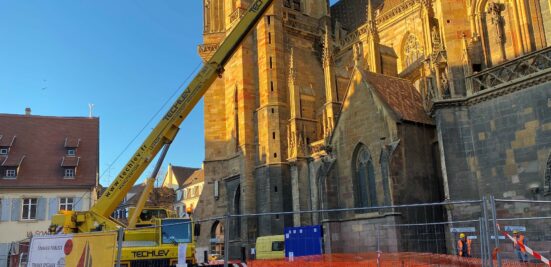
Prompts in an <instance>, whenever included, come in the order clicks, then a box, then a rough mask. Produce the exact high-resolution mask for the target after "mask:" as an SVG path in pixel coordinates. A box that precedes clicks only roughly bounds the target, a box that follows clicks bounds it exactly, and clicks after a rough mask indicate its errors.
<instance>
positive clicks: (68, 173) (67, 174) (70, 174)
mask: <svg viewBox="0 0 551 267" xmlns="http://www.w3.org/2000/svg"><path fill="white" fill-rule="evenodd" d="M75 176H76V171H75V168H65V170H64V173H63V178H65V179H74V178H75Z"/></svg>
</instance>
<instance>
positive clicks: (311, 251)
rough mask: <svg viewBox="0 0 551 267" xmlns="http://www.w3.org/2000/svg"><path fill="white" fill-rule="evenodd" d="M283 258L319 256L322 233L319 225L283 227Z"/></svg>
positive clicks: (321, 247) (321, 245) (321, 248)
mask: <svg viewBox="0 0 551 267" xmlns="http://www.w3.org/2000/svg"><path fill="white" fill-rule="evenodd" d="M284 233H285V257H289V256H290V255H292V256H293V257H300V256H312V255H321V254H322V253H323V232H322V228H321V225H313V226H301V227H285V232H284Z"/></svg>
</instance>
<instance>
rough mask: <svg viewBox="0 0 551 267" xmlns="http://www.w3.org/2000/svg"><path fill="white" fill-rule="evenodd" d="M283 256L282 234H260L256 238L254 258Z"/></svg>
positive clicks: (283, 240)
mask: <svg viewBox="0 0 551 267" xmlns="http://www.w3.org/2000/svg"><path fill="white" fill-rule="evenodd" d="M283 258H285V238H284V236H283V235H270V236H261V237H259V238H257V239H256V259H258V260H272V259H283Z"/></svg>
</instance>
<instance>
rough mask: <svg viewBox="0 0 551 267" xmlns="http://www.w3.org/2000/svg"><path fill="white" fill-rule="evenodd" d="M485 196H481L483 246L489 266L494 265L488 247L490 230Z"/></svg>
mask: <svg viewBox="0 0 551 267" xmlns="http://www.w3.org/2000/svg"><path fill="white" fill-rule="evenodd" d="M486 205H487V203H486V196H483V197H482V216H483V217H484V243H485V244H484V247H485V249H486V255H487V256H488V262H489V266H490V267H493V266H494V260H493V259H492V250H491V249H490V230H489V228H488V207H487V206H486Z"/></svg>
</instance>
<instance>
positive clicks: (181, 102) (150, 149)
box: [52, 0, 273, 233]
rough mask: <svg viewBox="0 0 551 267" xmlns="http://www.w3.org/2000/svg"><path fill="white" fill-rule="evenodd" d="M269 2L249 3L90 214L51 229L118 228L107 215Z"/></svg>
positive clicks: (59, 218)
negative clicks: (248, 6)
mask: <svg viewBox="0 0 551 267" xmlns="http://www.w3.org/2000/svg"><path fill="white" fill-rule="evenodd" d="M272 2H273V0H254V1H253V2H252V4H251V6H250V8H249V10H248V11H247V12H246V13H245V14H244V16H243V17H242V18H241V20H240V21H239V23H238V24H237V25H236V26H235V27H234V29H233V30H232V31H231V33H230V34H229V35H228V36H226V38H225V39H224V41H223V42H222V43H221V44H220V46H219V48H218V49H217V51H216V52H215V53H214V54H213V56H212V57H211V58H210V59H209V60H208V61H207V62H206V63H205V64H204V65H203V67H202V68H201V70H200V71H199V72H198V74H197V75H196V76H195V77H194V78H193V80H192V81H191V82H190V83H189V85H188V86H187V88H186V89H185V90H184V92H183V93H182V94H181V95H180V96H179V97H178V99H176V101H175V102H174V104H173V105H172V106H171V107H170V109H169V110H168V112H167V113H166V114H165V115H164V116H163V118H162V119H161V120H160V121H159V122H158V123H157V125H156V126H155V128H153V130H152V131H151V133H150V134H149V135H148V136H147V138H146V139H145V141H144V142H143V143H142V144H141V145H140V147H139V148H138V149H137V151H136V152H135V153H134V155H133V156H132V158H130V160H129V161H128V163H126V165H125V166H124V168H123V169H122V170H121V172H120V173H119V174H118V175H117V177H116V178H115V180H114V181H113V182H112V183H111V185H110V186H109V187H108V188H107V190H106V191H105V192H104V193H103V195H102V196H101V197H100V198H99V199H98V201H97V202H96V204H95V205H93V206H92V208H91V209H90V211H87V212H72V213H67V214H62V213H60V214H58V215H55V216H54V217H53V218H52V226H57V227H59V226H62V228H63V229H64V230H63V231H64V232H73V233H74V232H91V231H98V230H115V229H117V228H118V227H120V226H121V225H120V223H118V222H116V221H114V220H112V219H110V215H111V214H112V213H113V211H115V209H116V208H117V206H118V205H119V204H120V203H121V202H122V201H123V199H124V197H125V196H126V194H127V193H128V192H129V191H130V189H131V188H132V186H133V185H134V183H135V182H136V180H138V178H139V177H140V176H141V175H142V173H143V172H144V170H145V169H146V168H147V166H148V165H149V164H150V163H151V161H153V159H154V158H155V157H156V155H157V154H158V153H159V151H160V150H161V148H162V147H163V146H164V145H165V144H167V143H171V142H172V140H173V139H174V138H175V137H176V134H177V133H178V129H179V126H180V124H181V123H182V121H183V120H184V119H185V118H186V117H187V116H188V115H189V113H190V112H191V110H192V109H193V108H194V107H195V105H196V104H197V102H198V101H199V100H200V99H201V97H203V95H204V94H205V92H206V91H207V89H208V88H209V87H210V86H211V85H212V83H213V82H214V81H215V80H216V79H217V77H219V76H220V77H221V75H222V73H223V70H224V69H223V67H224V65H225V64H226V63H227V62H228V60H229V59H230V58H231V56H232V55H233V53H234V52H235V51H236V50H237V48H238V47H239V46H240V45H241V41H242V40H243V39H244V38H245V37H246V36H247V34H248V33H249V31H250V30H251V29H252V28H253V27H254V26H255V25H256V23H257V22H258V21H259V20H260V18H261V17H262V15H263V14H264V12H265V11H266V10H267V8H268V7H269V6H270V4H271V3H272Z"/></svg>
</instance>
